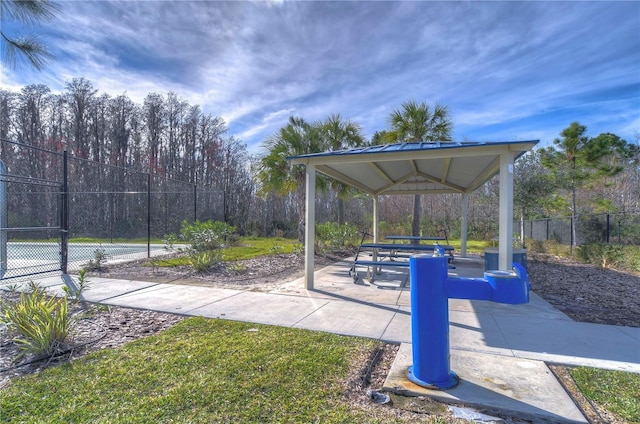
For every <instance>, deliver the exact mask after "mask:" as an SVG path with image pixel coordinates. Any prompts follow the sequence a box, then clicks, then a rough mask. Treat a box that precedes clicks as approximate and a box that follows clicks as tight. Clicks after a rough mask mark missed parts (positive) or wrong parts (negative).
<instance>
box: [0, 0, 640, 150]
mask: <svg viewBox="0 0 640 424" xmlns="http://www.w3.org/2000/svg"><path fill="white" fill-rule="evenodd" d="M59 5H60V7H61V13H60V14H59V15H58V17H57V19H55V20H54V21H52V22H49V23H45V24H43V25H41V26H36V27H29V28H20V27H16V26H15V25H7V26H5V27H4V30H5V31H6V32H8V33H10V34H12V35H15V34H18V33H20V34H29V33H30V32H37V33H38V34H40V36H41V39H42V41H43V42H44V43H45V44H47V45H48V47H49V49H50V50H51V51H52V52H53V54H54V55H55V56H56V60H55V61H53V62H51V63H50V64H49V66H48V67H47V68H46V69H45V70H44V71H43V72H37V71H34V70H31V69H28V68H26V67H22V68H18V69H15V70H14V69H11V68H9V67H6V66H3V67H2V69H1V71H0V87H1V88H4V89H10V90H19V89H20V88H21V87H23V86H25V85H28V84H36V83H42V84H46V85H47V86H49V87H50V88H51V89H52V90H53V91H54V92H62V91H63V90H64V87H65V83H66V82H69V81H71V80H72V79H73V78H76V77H84V78H86V79H88V80H89V81H91V82H92V83H93V85H94V86H95V88H97V89H98V90H99V92H100V93H109V94H110V95H113V96H115V95H119V94H122V93H125V92H126V93H127V95H128V96H129V97H130V98H131V99H132V100H134V101H135V102H137V103H139V104H142V102H143V99H144V97H145V96H146V95H147V94H148V93H151V92H156V93H160V94H166V93H168V92H169V91H174V92H176V93H177V94H178V95H179V96H180V97H182V98H184V99H186V100H188V101H189V103H191V104H199V105H200V106H201V107H202V109H203V111H204V112H206V113H210V114H214V115H216V116H221V117H223V118H224V119H225V121H226V122H227V125H228V127H229V132H230V134H232V135H234V136H235V137H237V138H239V139H240V140H242V141H243V142H245V143H246V144H247V145H248V146H249V150H250V151H252V152H257V153H259V152H260V151H261V149H260V144H261V143H262V141H263V140H264V139H265V138H266V137H268V136H269V135H272V134H274V133H275V132H276V131H277V130H278V129H279V128H281V127H282V126H284V125H286V123H287V120H288V118H289V116H291V115H293V116H300V117H303V118H305V119H306V120H307V121H310V122H314V121H316V120H321V119H324V118H326V117H328V116H329V115H330V114H333V113H340V114H341V115H342V116H343V117H344V118H346V119H350V120H352V121H355V122H357V123H359V124H360V125H361V127H362V129H363V133H364V134H365V136H367V137H371V135H373V133H374V132H375V131H378V130H383V129H385V128H386V127H387V119H388V116H389V114H390V113H391V112H392V111H393V110H394V109H399V108H400V107H401V105H402V103H403V102H405V101H407V100H416V101H419V102H422V101H425V102H427V103H428V104H430V105H433V104H435V103H441V104H444V105H447V106H448V107H449V109H450V112H451V116H452V119H453V123H454V139H456V140H462V139H467V140H474V141H506V140H529V139H540V140H541V141H542V143H541V144H547V143H551V142H552V141H553V139H554V138H557V137H558V136H559V133H560V131H562V130H563V129H564V128H566V127H567V126H569V124H570V123H571V122H573V121H579V122H580V123H581V124H583V125H586V126H587V127H588V134H589V135H591V136H596V135H598V134H599V133H601V132H613V133H615V134H618V135H619V136H621V137H623V138H625V139H627V140H628V141H633V140H635V138H636V135H637V134H639V133H640V2H638V1H633V2H611V1H610V2H595V1H585V2H582V1H572V2H556V1H548V2H547V1H535V2H510V1H504V2H498V1H490V2H458V1H447V2H419V1H413V2H399V1H397V2H289V1H284V2H283V1H275V2H273V1H272V2H214V1H175V0H174V1H61V2H59ZM5 24H6V23H5Z"/></svg>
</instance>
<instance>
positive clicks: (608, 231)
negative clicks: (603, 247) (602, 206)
mask: <svg viewBox="0 0 640 424" xmlns="http://www.w3.org/2000/svg"><path fill="white" fill-rule="evenodd" d="M609 223H610V222H609V214H607V244H608V243H609V235H610V233H611V231H610V230H609V228H610V227H609Z"/></svg>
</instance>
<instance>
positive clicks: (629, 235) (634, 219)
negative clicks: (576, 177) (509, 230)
mask: <svg viewBox="0 0 640 424" xmlns="http://www.w3.org/2000/svg"><path fill="white" fill-rule="evenodd" d="M572 219H573V218H571V217H568V218H545V219H536V220H530V221H525V222H524V233H525V236H526V237H527V238H530V239H532V240H538V241H545V240H554V241H557V242H558V243H560V244H567V245H569V244H571V242H572V240H573V236H572V234H571V222H572ZM514 228H517V231H518V232H519V231H520V227H519V224H518V225H514ZM575 237H576V243H575V244H577V245H580V244H589V243H616V244H627V245H640V211H634V212H632V213H604V214H590V215H579V216H578V217H577V220H576V234H575Z"/></svg>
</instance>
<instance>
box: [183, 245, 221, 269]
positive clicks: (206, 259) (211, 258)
mask: <svg viewBox="0 0 640 424" xmlns="http://www.w3.org/2000/svg"><path fill="white" fill-rule="evenodd" d="M221 261H222V254H221V252H220V251H219V250H207V251H205V252H198V251H195V250H194V251H192V252H191V254H190V255H189V264H190V265H191V266H192V267H193V269H195V270H196V271H198V272H205V271H208V270H209V269H210V268H211V267H212V266H214V265H216V264H219V263H220V262H221Z"/></svg>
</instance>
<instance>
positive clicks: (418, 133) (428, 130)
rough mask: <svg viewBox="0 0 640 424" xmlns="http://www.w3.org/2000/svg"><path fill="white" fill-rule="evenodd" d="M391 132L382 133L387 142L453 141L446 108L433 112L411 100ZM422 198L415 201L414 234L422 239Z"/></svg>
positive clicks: (395, 116) (391, 121)
mask: <svg viewBox="0 0 640 424" xmlns="http://www.w3.org/2000/svg"><path fill="white" fill-rule="evenodd" d="M389 127H390V129H389V130H388V131H387V132H385V133H383V134H384V137H385V139H386V141H387V142H390V143H395V142H407V143H418V142H434V141H448V140H451V132H452V129H453V123H452V122H451V119H450V117H449V110H448V108H447V107H446V106H443V105H439V104H436V105H435V107H434V108H433V110H431V108H429V105H427V104H426V103H425V102H422V103H417V102H415V101H414V100H410V101H408V102H405V103H403V104H402V109H401V110H394V111H393V112H392V113H391V115H390V116H389ZM420 206H421V205H420V195H419V194H416V195H415V196H414V198H413V220H412V223H411V234H412V235H414V236H418V235H420V214H421V210H420V209H421V207H420Z"/></svg>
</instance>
